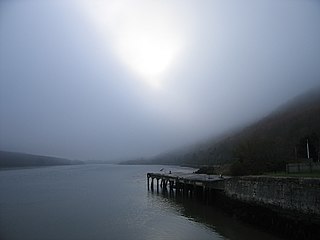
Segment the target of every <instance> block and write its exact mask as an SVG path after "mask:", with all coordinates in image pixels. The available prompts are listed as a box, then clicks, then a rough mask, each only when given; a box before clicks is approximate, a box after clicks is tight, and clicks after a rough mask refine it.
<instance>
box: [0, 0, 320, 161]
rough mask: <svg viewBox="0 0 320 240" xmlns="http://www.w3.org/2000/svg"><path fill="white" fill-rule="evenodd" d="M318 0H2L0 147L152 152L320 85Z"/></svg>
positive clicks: (57, 152)
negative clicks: (199, 0)
mask: <svg viewBox="0 0 320 240" xmlns="http://www.w3.org/2000/svg"><path fill="white" fill-rule="evenodd" d="M319 22H320V4H319V1H317V0H308V1H303V0H297V1H292V0H281V1H279V0H263V1H252V0H244V1H241V2H239V1H237V0H230V1H219V0H217V1H206V0H204V1H201V3H199V2H198V1H189V0H187V1H183V2H182V1H148V0H136V1H134V2H133V1H129V0H108V1H103V0H102V1H100V0H66V1H55V0H43V1H39V0H27V1H18V0H17V1H0V115H1V118H0V149H1V150H7V151H18V152H26V153H33V154H40V155H51V156H59V157H67V158H71V159H74V158H76V159H80V160H105V161H114V160H127V159H133V158H138V157H139V158H140V157H148V156H153V155H156V154H159V153H161V152H163V151H167V150H171V149H174V148H176V147H180V146H183V145H186V144H191V143H194V142H195V141H197V140H201V139H203V138H206V137H208V136H216V135H219V134H222V133H223V132H225V131H227V130H229V129H231V128H234V127H236V126H239V125H243V124H246V123H247V122H249V121H252V120H255V119H259V118H260V117H261V116H264V115H266V114H267V113H269V112H270V111H272V110H274V109H275V108H276V107H278V106H279V105H281V104H283V103H285V102H287V101H288V100H289V99H291V98H293V97H294V96H296V95H299V94H301V93H303V92H305V91H307V90H308V89H311V88H313V87H314V86H316V85H319V83H320V80H319V79H320V72H319V71H320V70H319V69H320V30H319Z"/></svg>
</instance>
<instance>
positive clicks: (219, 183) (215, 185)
mask: <svg viewBox="0 0 320 240" xmlns="http://www.w3.org/2000/svg"><path fill="white" fill-rule="evenodd" d="M228 178H229V177H221V176H217V175H206V174H195V173H182V172H172V173H147V187H148V190H150V189H151V191H154V190H155V189H156V191H157V192H159V190H160V189H161V190H162V191H168V190H169V191H170V192H173V191H175V192H176V194H183V195H184V196H190V197H192V196H193V195H197V196H204V197H205V196H210V195H212V193H213V192H215V191H224V182H225V180H226V179H228Z"/></svg>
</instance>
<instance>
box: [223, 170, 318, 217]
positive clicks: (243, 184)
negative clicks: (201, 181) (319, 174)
mask: <svg viewBox="0 0 320 240" xmlns="http://www.w3.org/2000/svg"><path fill="white" fill-rule="evenodd" d="M224 191H225V194H226V195H227V196H228V197H230V198H232V199H236V200H240V201H244V202H248V203H252V204H257V205H263V206H270V207H273V206H275V207H279V208H283V209H285V210H292V211H296V212H301V213H304V214H312V215H319V216H320V179H318V178H289V177H267V176H247V177H237V178H231V179H228V180H227V181H225V190H224Z"/></svg>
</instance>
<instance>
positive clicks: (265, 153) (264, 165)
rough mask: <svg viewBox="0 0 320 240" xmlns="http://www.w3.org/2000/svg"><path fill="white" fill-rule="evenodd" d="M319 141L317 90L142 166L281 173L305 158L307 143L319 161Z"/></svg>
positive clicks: (318, 101) (319, 92)
mask: <svg viewBox="0 0 320 240" xmlns="http://www.w3.org/2000/svg"><path fill="white" fill-rule="evenodd" d="M270 97H271V96H270ZM319 138H320V88H319V87H318V88H315V89H313V90H311V91H309V92H307V93H305V94H303V95H301V96H298V97H296V98H294V99H292V100H291V101H289V102H288V103H287V104H285V105H283V106H281V107H279V108H278V109H276V110H275V111H274V112H272V113H271V114H269V115H268V116H267V117H265V118H263V119H261V120H259V121H258V122H255V123H254V124H251V125H249V126H247V127H245V128H242V129H241V130H238V131H236V132H233V133H231V134H230V133H229V134H225V135H224V136H222V137H220V138H215V139H212V140H210V141H205V142H202V143H199V144H195V145H194V146H192V147H187V148H184V149H180V150H176V151H172V152H169V153H163V154H160V155H158V156H156V157H154V158H152V159H148V160H145V161H142V160H140V161H139V163H142V162H144V163H157V164H180V165H193V166H197V165H217V164H224V163H232V168H231V170H232V171H233V173H234V174H256V173H262V172H265V171H273V170H281V169H284V167H285V164H286V163H288V162H292V161H299V160H301V159H304V158H306V142H307V140H308V142H309V148H310V157H311V158H313V160H314V161H318V159H319V157H320V156H319V154H320V153H319V148H320V142H319Z"/></svg>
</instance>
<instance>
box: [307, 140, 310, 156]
mask: <svg viewBox="0 0 320 240" xmlns="http://www.w3.org/2000/svg"><path fill="white" fill-rule="evenodd" d="M307 157H308V159H309V158H310V155H309V141H308V139H307Z"/></svg>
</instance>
